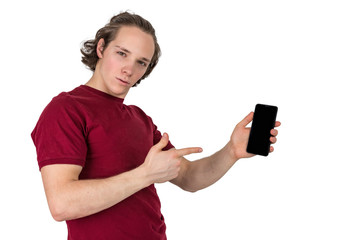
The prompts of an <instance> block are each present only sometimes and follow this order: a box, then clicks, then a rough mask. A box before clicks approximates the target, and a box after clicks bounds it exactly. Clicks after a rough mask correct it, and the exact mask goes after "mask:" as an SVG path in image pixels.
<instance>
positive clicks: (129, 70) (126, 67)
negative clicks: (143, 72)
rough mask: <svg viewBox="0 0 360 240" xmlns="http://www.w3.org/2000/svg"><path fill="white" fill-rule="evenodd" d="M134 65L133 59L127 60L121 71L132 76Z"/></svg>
mask: <svg viewBox="0 0 360 240" xmlns="http://www.w3.org/2000/svg"><path fill="white" fill-rule="evenodd" d="M134 66H135V64H134V63H133V62H132V61H126V62H125V64H124V65H123V67H122V69H121V72H122V73H123V74H126V75H127V76H129V77H130V76H131V75H132V74H133V72H134Z"/></svg>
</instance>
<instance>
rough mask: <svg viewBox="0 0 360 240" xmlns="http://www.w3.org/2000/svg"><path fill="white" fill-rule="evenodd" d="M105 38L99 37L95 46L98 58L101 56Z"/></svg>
mask: <svg viewBox="0 0 360 240" xmlns="http://www.w3.org/2000/svg"><path fill="white" fill-rule="evenodd" d="M104 46H105V40H104V39H103V38H101V39H100V40H99V42H98V44H97V46H96V54H97V56H98V57H99V58H103V52H104Z"/></svg>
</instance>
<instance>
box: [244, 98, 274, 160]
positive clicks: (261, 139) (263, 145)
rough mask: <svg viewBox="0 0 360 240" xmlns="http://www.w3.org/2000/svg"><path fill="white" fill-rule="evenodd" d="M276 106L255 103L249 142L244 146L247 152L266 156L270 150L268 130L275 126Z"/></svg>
mask: <svg viewBox="0 0 360 240" xmlns="http://www.w3.org/2000/svg"><path fill="white" fill-rule="evenodd" d="M277 111H278V108H277V107H276V106H270V105H265V104H256V106H255V112H254V118H253V121H252V125H251V129H250V136H249V142H248V145H247V148H246V151H247V152H248V153H253V154H256V155H261V156H267V155H268V154H269V151H270V137H271V134H270V130H271V129H273V128H274V127H275V121H276V114H277Z"/></svg>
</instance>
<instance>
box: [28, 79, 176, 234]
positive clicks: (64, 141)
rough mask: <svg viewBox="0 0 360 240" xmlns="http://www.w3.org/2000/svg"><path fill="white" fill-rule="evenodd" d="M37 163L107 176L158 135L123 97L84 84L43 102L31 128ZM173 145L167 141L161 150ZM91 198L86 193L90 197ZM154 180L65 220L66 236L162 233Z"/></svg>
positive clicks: (136, 158)
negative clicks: (96, 210) (90, 212)
mask: <svg viewBox="0 0 360 240" xmlns="http://www.w3.org/2000/svg"><path fill="white" fill-rule="evenodd" d="M31 136H32V139H33V141H34V144H35V146H36V151H37V158H38V164H39V168H40V169H41V168H42V167H43V166H46V165H49V164H76V165H80V166H82V167H83V169H82V171H81V174H80V176H79V178H80V179H95V178H106V177H110V176H114V175H116V174H120V173H123V172H126V171H129V170H132V169H134V168H136V167H138V166H140V165H141V164H142V163H143V162H144V160H145V157H146V155H147V153H148V151H149V150H150V148H151V147H152V146H153V145H154V144H156V143H158V142H159V141H160V139H161V133H160V132H159V131H158V130H157V127H156V125H154V123H153V122H152V119H151V118H150V117H149V116H147V115H146V114H145V113H144V112H143V111H142V110H141V109H140V108H138V107H136V106H127V105H125V104H123V99H121V98H117V97H114V96H111V95H109V94H106V93H104V92H101V91H99V90H96V89H94V88H91V87H88V86H86V85H81V86H80V87H77V88H75V89H74V90H72V91H71V92H63V93H61V94H59V95H58V96H57V97H55V98H53V100H52V101H51V102H50V103H49V104H48V106H46V108H45V109H44V111H43V113H42V114H41V116H40V118H39V121H38V123H37V125H36V127H35V129H34V130H33V132H32V134H31ZM170 148H173V146H172V145H171V143H169V144H168V146H167V147H166V148H164V150H167V149H170ZM89 201H91V199H89ZM160 207H161V206H160V200H159V197H158V195H157V193H156V189H155V187H154V185H150V186H149V187H147V188H144V189H142V190H140V191H139V192H137V193H135V194H133V195H132V196H130V197H128V198H127V199H125V200H123V201H121V202H119V203H118V204H116V205H114V206H113V207H110V208H108V209H106V210H103V211H101V212H99V213H96V214H93V215H91V216H87V217H84V218H79V219H75V220H70V221H66V223H67V226H68V239H72V240H80V239H86V240H91V239H96V240H100V239H107V240H111V239H131V240H133V239H156V240H159V239H166V235H165V230H166V226H165V222H164V218H163V216H162V214H161V211H160Z"/></svg>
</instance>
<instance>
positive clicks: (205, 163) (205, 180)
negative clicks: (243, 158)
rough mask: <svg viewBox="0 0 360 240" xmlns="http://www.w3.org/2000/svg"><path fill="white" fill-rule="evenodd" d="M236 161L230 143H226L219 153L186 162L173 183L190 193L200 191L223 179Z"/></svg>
mask: <svg viewBox="0 0 360 240" xmlns="http://www.w3.org/2000/svg"><path fill="white" fill-rule="evenodd" d="M236 160H237V159H236V158H235V157H234V155H233V154H232V152H231V146H230V143H228V144H226V145H225V146H224V147H223V148H222V149H221V150H220V151H218V152H216V153H214V154H213V155H211V156H209V157H205V158H202V159H199V160H197V161H193V162H187V164H186V167H185V168H184V170H183V171H181V173H180V175H179V176H180V177H179V178H178V179H176V180H174V182H173V183H174V184H176V185H178V186H179V187H181V188H182V189H184V190H187V191H190V192H195V191H198V190H201V189H203V188H206V187H208V186H210V185H212V184H214V183H215V182H217V181H218V180H219V179H220V178H221V177H223V176H224V175H225V173H226V172H227V171H228V170H229V169H230V168H231V167H232V166H233V165H234V164H235V162H236Z"/></svg>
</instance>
